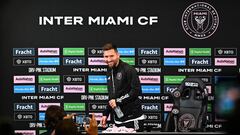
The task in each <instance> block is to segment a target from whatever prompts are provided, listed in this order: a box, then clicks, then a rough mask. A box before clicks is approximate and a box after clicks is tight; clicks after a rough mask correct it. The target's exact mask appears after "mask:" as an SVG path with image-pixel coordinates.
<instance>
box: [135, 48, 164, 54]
mask: <svg viewBox="0 0 240 135" xmlns="http://www.w3.org/2000/svg"><path fill="white" fill-rule="evenodd" d="M138 56H160V48H138Z"/></svg>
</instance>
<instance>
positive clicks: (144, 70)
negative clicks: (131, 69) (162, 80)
mask: <svg viewBox="0 0 240 135" xmlns="http://www.w3.org/2000/svg"><path fill="white" fill-rule="evenodd" d="M135 69H136V71H137V72H139V73H161V68H135Z"/></svg>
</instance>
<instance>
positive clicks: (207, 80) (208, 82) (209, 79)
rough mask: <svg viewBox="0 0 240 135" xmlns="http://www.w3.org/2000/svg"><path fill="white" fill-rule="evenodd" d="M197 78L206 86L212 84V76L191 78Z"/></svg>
mask: <svg viewBox="0 0 240 135" xmlns="http://www.w3.org/2000/svg"><path fill="white" fill-rule="evenodd" d="M190 77H195V78H200V79H201V80H202V81H203V82H204V83H205V84H211V83H212V77H211V76H190Z"/></svg>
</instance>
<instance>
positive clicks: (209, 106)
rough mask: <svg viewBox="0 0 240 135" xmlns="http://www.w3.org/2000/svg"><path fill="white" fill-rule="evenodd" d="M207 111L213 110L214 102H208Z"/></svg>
mask: <svg viewBox="0 0 240 135" xmlns="http://www.w3.org/2000/svg"><path fill="white" fill-rule="evenodd" d="M207 112H212V104H211V103H208V105H207Z"/></svg>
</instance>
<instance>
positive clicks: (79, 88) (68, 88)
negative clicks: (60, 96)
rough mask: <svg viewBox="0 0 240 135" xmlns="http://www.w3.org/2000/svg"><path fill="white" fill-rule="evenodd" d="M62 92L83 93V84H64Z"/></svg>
mask: <svg viewBox="0 0 240 135" xmlns="http://www.w3.org/2000/svg"><path fill="white" fill-rule="evenodd" d="M63 92H64V93H85V85H64V86H63Z"/></svg>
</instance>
